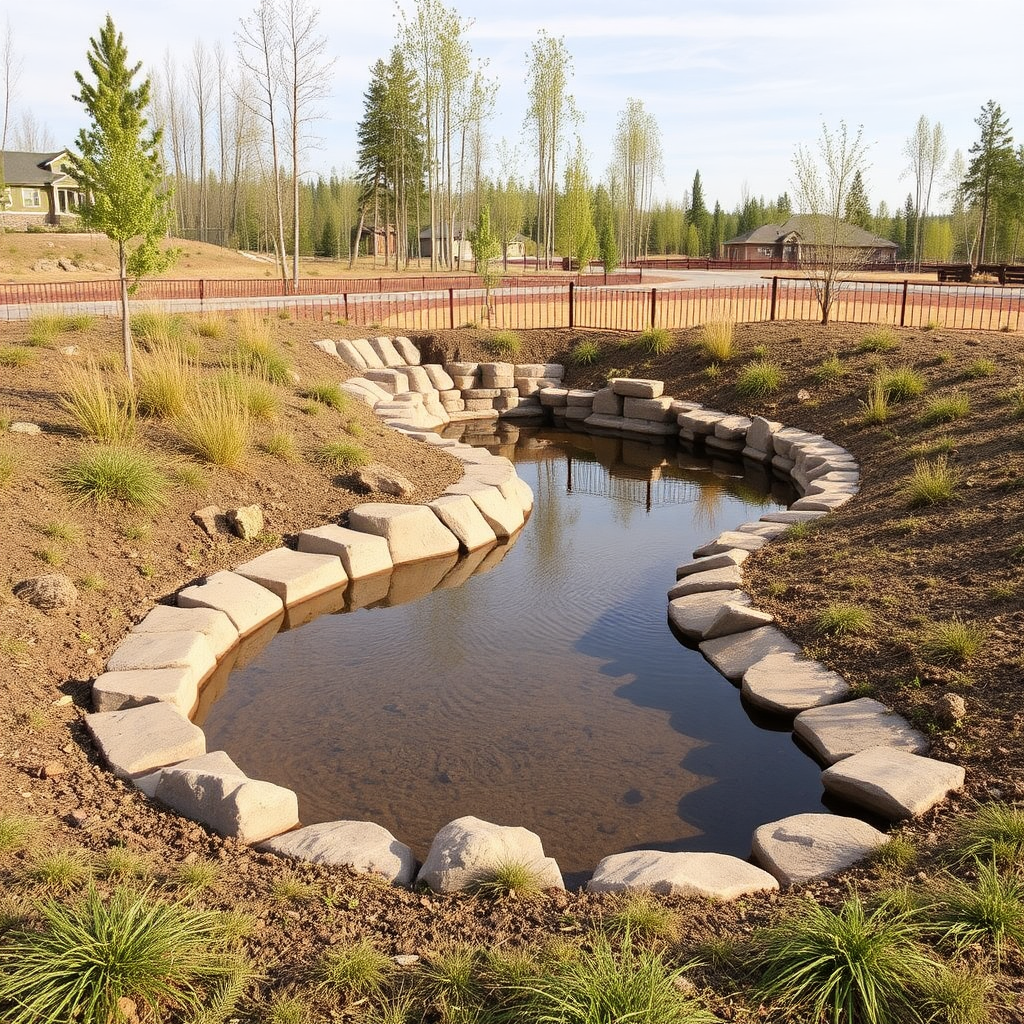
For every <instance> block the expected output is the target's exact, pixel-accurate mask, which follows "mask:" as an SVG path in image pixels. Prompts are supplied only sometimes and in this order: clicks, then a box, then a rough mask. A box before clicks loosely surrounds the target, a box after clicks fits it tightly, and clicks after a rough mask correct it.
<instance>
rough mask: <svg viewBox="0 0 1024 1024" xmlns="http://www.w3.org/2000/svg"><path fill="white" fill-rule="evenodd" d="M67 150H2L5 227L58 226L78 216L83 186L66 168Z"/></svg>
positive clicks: (0, 206)
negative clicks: (69, 174)
mask: <svg viewBox="0 0 1024 1024" xmlns="http://www.w3.org/2000/svg"><path fill="white" fill-rule="evenodd" d="M68 163H69V158H68V151H67V150H66V149H62V150H60V151H59V152H57V153H18V152H12V151H10V150H7V151H5V152H4V153H3V167H2V186H3V188H2V191H0V222H2V224H3V226H4V227H5V228H8V229H11V228H14V229H17V228H22V229H25V228H29V227H31V226H33V225H36V226H39V227H56V226H57V225H60V224H65V225H66V224H68V223H69V222H71V223H74V222H76V221H77V220H78V213H77V211H78V207H79V205H80V204H81V202H82V190H81V189H80V188H79V187H78V183H77V182H76V181H75V180H74V179H73V178H71V177H69V176H68V174H67V173H66V172H65V167H66V166H67V165H68Z"/></svg>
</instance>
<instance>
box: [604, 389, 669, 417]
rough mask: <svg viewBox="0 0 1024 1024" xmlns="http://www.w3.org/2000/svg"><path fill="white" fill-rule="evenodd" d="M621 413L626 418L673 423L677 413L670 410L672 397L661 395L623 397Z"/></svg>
mask: <svg viewBox="0 0 1024 1024" xmlns="http://www.w3.org/2000/svg"><path fill="white" fill-rule="evenodd" d="M595 411H596V410H595ZM622 415H623V416H625V417H626V419H634V420H650V421H652V422H654V423H673V424H674V423H675V422H676V415H677V414H676V413H674V412H673V411H672V399H671V398H670V397H669V396H668V395H662V396H661V397H660V398H623V400H622Z"/></svg>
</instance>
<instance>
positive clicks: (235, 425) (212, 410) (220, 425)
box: [177, 383, 252, 469]
mask: <svg viewBox="0 0 1024 1024" xmlns="http://www.w3.org/2000/svg"><path fill="white" fill-rule="evenodd" d="M177 425H178V433H179V435H180V436H181V439H182V441H183V442H184V444H185V445H186V447H187V448H188V449H189V450H190V451H192V452H193V453H194V454H195V455H197V456H198V457H199V458H200V459H203V460H204V461H205V462H210V463H212V464H213V465H215V466H223V467H224V468H225V469H235V468H237V467H239V466H241V465H242V464H243V463H244V462H245V460H246V457H247V456H248V453H249V446H250V443H251V441H252V427H251V421H250V418H249V410H248V409H247V408H246V407H245V405H244V404H243V403H242V401H241V400H240V398H239V396H238V395H237V394H236V393H235V392H234V391H233V390H232V389H231V388H230V387H225V386H223V384H222V383H221V384H220V385H218V386H216V387H213V388H204V389H202V390H200V391H197V392H196V394H194V395H193V396H192V400H191V401H190V402H189V405H188V408H187V409H186V410H185V412H184V414H183V415H182V416H181V417H180V418H179V419H178V424H177Z"/></svg>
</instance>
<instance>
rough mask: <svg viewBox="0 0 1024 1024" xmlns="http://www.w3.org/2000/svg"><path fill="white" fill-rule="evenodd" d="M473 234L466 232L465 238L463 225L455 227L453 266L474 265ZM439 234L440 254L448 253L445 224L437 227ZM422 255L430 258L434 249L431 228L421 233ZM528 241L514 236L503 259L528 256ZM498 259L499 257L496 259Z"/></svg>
mask: <svg viewBox="0 0 1024 1024" xmlns="http://www.w3.org/2000/svg"><path fill="white" fill-rule="evenodd" d="M472 233H473V231H472V229H471V230H469V231H466V232H465V237H463V230H462V225H461V224H456V225H455V230H454V232H453V237H454V244H453V246H452V251H453V253H454V256H455V258H454V260H452V261H451V262H452V264H453V265H454V266H458V265H459V264H460V263H461V264H463V265H464V266H470V265H472V264H473V262H474V259H475V257H474V256H473V245H472V243H471V242H470V240H469V236H470V235H471V234H472ZM437 234H438V254H439V255H441V254H442V253H444V252H446V251H447V249H448V234H447V230H446V229H445V227H444V225H443V224H439V225H438V226H437ZM419 237H420V255H421V256H429V255H430V253H431V252H432V251H433V248H434V240H433V237H432V235H431V234H430V228H429V227H426V228H424V229H423V230H422V231H421V232H420V236H419ZM527 241H528V239H527V238H526V236H525V235H521V234H518V233H517V234H515V235H513V236H512V237H511V238H510V239H509V241H508V244H507V245H506V246H505V251H504V252H503V253H502V257H503V258H504V259H505V260H521V259H523V257H524V256H525V255H526V243H527ZM496 258H498V257H496Z"/></svg>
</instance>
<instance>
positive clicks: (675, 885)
mask: <svg viewBox="0 0 1024 1024" xmlns="http://www.w3.org/2000/svg"><path fill="white" fill-rule="evenodd" d="M778 888H779V883H778V881H777V880H776V879H775V878H774V877H773V876H772V875H770V874H768V872H767V871H762V870H761V868H758V867H754V865H753V864H748V863H747V862H746V861H745V860H740V859H739V857H730V856H728V855H727V854H724V853H662V852H660V851H658V850H634V851H632V852H630V853H616V854H612V856H610V857H605V858H604V860H602V861H601V862H600V863H599V864H598V865H597V870H596V871H595V872H594V877H593V878H591V879H590V881H589V882H588V883H587V891H588V892H629V891H636V890H641V891H645V892H653V893H657V894H658V895H660V896H704V897H707V898H708V899H715V900H726V901H727V900H735V899H739V898H740V897H741V896H747V895H750V894H751V893H755V892H765V891H767V890H773V889H778Z"/></svg>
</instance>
